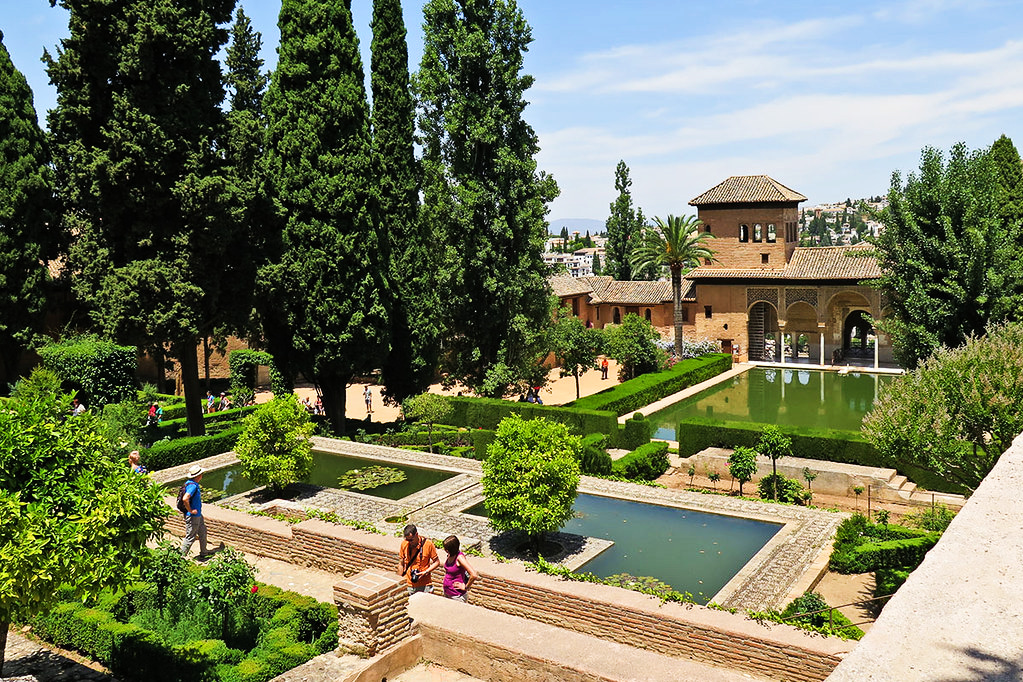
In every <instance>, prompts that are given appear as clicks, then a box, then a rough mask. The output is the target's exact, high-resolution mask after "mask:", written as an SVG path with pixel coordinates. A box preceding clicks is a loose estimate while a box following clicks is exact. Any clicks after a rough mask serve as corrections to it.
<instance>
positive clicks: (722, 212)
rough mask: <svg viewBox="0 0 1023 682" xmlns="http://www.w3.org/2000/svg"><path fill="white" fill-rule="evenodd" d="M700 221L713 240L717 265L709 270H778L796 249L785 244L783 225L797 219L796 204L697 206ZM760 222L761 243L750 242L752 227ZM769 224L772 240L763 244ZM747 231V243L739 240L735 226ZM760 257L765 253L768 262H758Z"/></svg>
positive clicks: (760, 260)
mask: <svg viewBox="0 0 1023 682" xmlns="http://www.w3.org/2000/svg"><path fill="white" fill-rule="evenodd" d="M698 212H699V217H700V220H702V221H703V222H704V224H705V225H709V226H710V228H711V234H713V235H714V237H715V238H714V239H713V240H712V241H711V242H710V248H711V249H713V251H714V257H715V258H716V259H717V261H718V262H715V263H713V264H711V265H710V266H709V267H712V268H781V267H784V265H785V263H786V262H787V261H788V259H789V258H791V257H792V252H793V251H794V250H795V248H796V244H797V242H795V241H792V242H786V241H785V223H786V222H791V221H796V220H799V209H798V208H797V204H795V203H793V204H791V205H785V204H752V205H749V206H726V207H721V208H712V207H707V206H701V207H700V209H699V211H698ZM757 223H760V225H761V228H762V231H763V241H760V242H754V241H753V229H754V225H756V224H757ZM769 224H773V225H774V227H775V232H776V235H777V236H776V241H775V242H774V243H773V244H772V243H769V242H767V241H766V237H767V226H768V225H769ZM740 225H746V226H748V228H749V241H747V242H740V241H739V226H740ZM761 254H767V256H768V262H767V263H766V264H765V263H763V262H762V259H761Z"/></svg>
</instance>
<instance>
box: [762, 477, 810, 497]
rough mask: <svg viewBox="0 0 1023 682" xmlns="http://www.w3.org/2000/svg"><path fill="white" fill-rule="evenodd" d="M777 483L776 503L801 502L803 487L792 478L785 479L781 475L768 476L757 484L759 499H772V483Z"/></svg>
mask: <svg viewBox="0 0 1023 682" xmlns="http://www.w3.org/2000/svg"><path fill="white" fill-rule="evenodd" d="M776 479H777V482H778V502H789V503H796V502H802V501H803V486H802V484H801V483H800V482H799V481H797V480H796V479H794V478H785V477H784V476H783V475H781V474H768V475H767V476H764V477H763V478H762V479H760V482H759V483H757V492H759V493H760V499H762V500H773V499H774V483H775V480H776Z"/></svg>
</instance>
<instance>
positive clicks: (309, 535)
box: [167, 498, 851, 682]
mask: <svg viewBox="0 0 1023 682" xmlns="http://www.w3.org/2000/svg"><path fill="white" fill-rule="evenodd" d="M168 499H169V498H168ZM204 512H205V513H206V523H207V526H208V528H209V534H210V540H211V542H212V543H216V542H219V541H221V540H223V541H224V542H225V543H227V544H229V545H232V546H234V547H236V548H237V549H240V550H242V551H245V552H250V553H252V554H258V555H263V556H269V557H273V558H277V559H283V560H285V561H289V562H291V563H294V564H298V565H304V566H313V567H316V568H319V569H321V570H327V571H334V572H336V573H337V574H338V577H339V578H342V577H346V576H350V575H353V574H355V573H358V572H360V571H362V570H365V569H377V570H381V571H384V572H388V573H394V572H395V571H396V569H397V556H398V546H399V544H400V542H401V540H400V538H397V537H393V536H389V535H376V534H372V533H366V532H363V531H358V530H355V529H352V528H348V527H345V526H339V525H336V524H331V523H326V522H324V521H321V520H319V519H310V520H307V521H303V522H301V523H298V524H295V525H289V524H287V523H285V522H283V521H276V520H273V519H269V518H265V517H258V516H252V515H250V514H245V513H243V512H238V511H234V510H230V509H223V508H220V507H216V506H213V505H208V506H207V508H206V509H205V510H204ZM167 527H168V530H170V531H171V532H172V533H175V534H176V535H179V536H180V535H182V534H183V532H184V524H183V522H182V521H181V515H180V514H174V515H173V516H172V518H171V519H170V520H169V521H168V524H167ZM472 562H473V565H474V566H475V568H476V569H477V571H478V572H479V574H480V580H479V582H478V583H477V584H476V585H475V586H474V589H473V591H472V595H471V598H470V601H471V602H472V603H474V604H477V605H480V606H485V607H487V608H489V609H493V610H495V611H500V612H503V613H508V614H512V615H517V616H522V617H525V618H529V619H531V620H535V621H540V622H543V623H549V624H552V625H557V626H558V627H562V628H568V629H570V630H574V631H576V632H581V633H584V634H589V635H593V636H595V637H599V638H602V639H607V640H611V641H616V642H622V643H625V644H629V645H631V646H635V647H639V648H642V649H650V650H653V651H657V652H660V653H663V654H666V655H669V656H674V657H678V658H690V659H694V660H697V661H704V662H707V663H711V664H715V665H731V666H734V667H737V668H739V669H743V670H750V671H753V672H756V673H758V674H762V675H767V676H769V677H773V678H779V679H787V680H799V681H801V682H802V681H805V682H812V681H816V680H823V679H824V678H825V677H826V676H827V675H828V673H829V672H830V671H831V670H832V669H833V668H834V667H835V666H836V665H837V664H838V662H839V660H840V658H841V656H842V655H843V654H844V653H845V652H847V651H849V649H850V648H851V646H850V644H849V643H846V642H841V641H839V640H834V639H824V638H821V637H811V636H810V635H808V634H807V633H805V632H803V631H801V630H798V629H796V628H792V627H788V626H782V625H771V626H770V627H769V628H768V627H765V626H762V625H759V624H756V623H753V622H752V621H749V620H748V619H747V618H746V617H745V616H742V615H733V614H730V613H727V612H723V611H716V610H711V609H707V608H704V607H701V606H693V605H681V604H674V603H665V604H661V603H660V602H659V601H658V600H657V599H656V598H654V597H650V596H648V595H643V594H639V593H637V592H630V591H628V590H622V589H620V588H615V587H609V586H606V585H594V584H589V583H577V582H572V581H564V580H561V579H558V578H554V577H551V576H546V575H539V574H536V573H531V572H528V571H526V570H525V568H524V567H523V566H521V565H520V564H515V563H497V562H494V561H491V560H488V559H482V558H475V557H474V558H472ZM433 578H434V589H435V590H439V589H440V586H441V580H442V578H443V576H442V575H441V573H440V572H439V571H435V572H434V576H433Z"/></svg>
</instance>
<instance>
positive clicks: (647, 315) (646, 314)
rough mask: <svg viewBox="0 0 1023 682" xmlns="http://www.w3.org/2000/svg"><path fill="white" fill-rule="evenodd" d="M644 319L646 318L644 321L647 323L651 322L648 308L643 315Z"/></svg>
mask: <svg viewBox="0 0 1023 682" xmlns="http://www.w3.org/2000/svg"><path fill="white" fill-rule="evenodd" d="M644 317H646V321H647V322H650V321H651V318H652V315H651V314H650V308H647V309H646V313H644Z"/></svg>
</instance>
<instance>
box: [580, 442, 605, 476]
mask: <svg viewBox="0 0 1023 682" xmlns="http://www.w3.org/2000/svg"><path fill="white" fill-rule="evenodd" d="M607 441H608V436H607V435H606V434H603V433H591V434H590V435H588V436H583V442H582V446H583V447H582V452H581V454H580V458H579V468H580V469H581V470H582V472H583V473H584V474H586V475H587V476H606V475H607V474H610V473H611V471H612V469H613V467H614V463H613V462H612V461H611V455H609V454H607Z"/></svg>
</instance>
